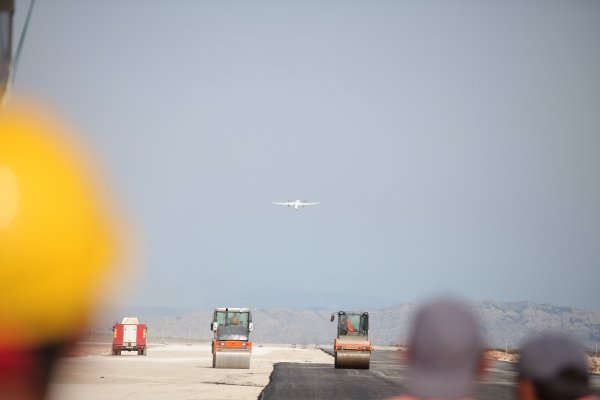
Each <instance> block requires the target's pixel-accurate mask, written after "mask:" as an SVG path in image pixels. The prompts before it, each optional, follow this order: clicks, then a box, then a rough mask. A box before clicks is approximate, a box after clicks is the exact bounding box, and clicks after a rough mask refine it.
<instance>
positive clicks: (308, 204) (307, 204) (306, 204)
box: [302, 202, 321, 206]
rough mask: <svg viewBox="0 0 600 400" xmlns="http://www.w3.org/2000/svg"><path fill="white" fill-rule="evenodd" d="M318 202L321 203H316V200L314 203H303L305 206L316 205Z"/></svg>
mask: <svg viewBox="0 0 600 400" xmlns="http://www.w3.org/2000/svg"><path fill="white" fill-rule="evenodd" d="M317 204H321V203H319V202H316V203H315V202H313V203H302V205H303V206H314V205H317Z"/></svg>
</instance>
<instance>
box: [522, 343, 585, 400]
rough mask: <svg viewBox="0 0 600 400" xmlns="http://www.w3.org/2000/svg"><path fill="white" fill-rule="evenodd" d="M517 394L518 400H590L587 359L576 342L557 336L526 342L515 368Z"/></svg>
mask: <svg viewBox="0 0 600 400" xmlns="http://www.w3.org/2000/svg"><path fill="white" fill-rule="evenodd" d="M517 392H518V395H519V398H520V399H521V400H573V399H582V398H586V397H588V396H592V394H593V393H592V390H591V388H590V385H589V372H588V366H587V359H586V356H585V354H584V353H583V351H582V350H581V348H580V346H579V345H578V344H577V342H575V341H574V340H573V339H572V338H570V337H568V336H564V335H561V334H558V333H546V334H541V335H537V336H533V337H531V338H529V339H528V340H526V341H525V343H524V344H523V346H522V348H521V357H520V359H519V364H518V386H517ZM592 397H593V396H592Z"/></svg>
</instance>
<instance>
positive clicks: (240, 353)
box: [210, 307, 252, 369]
mask: <svg viewBox="0 0 600 400" xmlns="http://www.w3.org/2000/svg"><path fill="white" fill-rule="evenodd" d="M210 329H211V330H212V331H213V332H214V333H215V337H214V339H213V341H212V356H213V368H237V369H248V368H250V355H251V354H252V342H251V341H250V332H252V313H250V310H249V309H248V308H233V307H222V308H216V309H215V311H214V313H213V320H212V323H211V324H210Z"/></svg>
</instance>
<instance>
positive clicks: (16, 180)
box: [0, 102, 116, 399]
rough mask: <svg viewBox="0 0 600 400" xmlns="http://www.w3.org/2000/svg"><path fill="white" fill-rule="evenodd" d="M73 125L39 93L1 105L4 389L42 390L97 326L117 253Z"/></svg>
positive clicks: (34, 395) (0, 354)
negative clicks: (34, 100) (36, 101)
mask: <svg viewBox="0 0 600 400" xmlns="http://www.w3.org/2000/svg"><path fill="white" fill-rule="evenodd" d="M88 161H89V160H88V159H87V158H86V157H85V156H84V152H83V151H82V149H81V147H80V146H77V145H76V144H75V142H74V141H73V137H72V136H71V135H70V129H69V128H68V126H67V125H65V124H63V123H62V122H61V121H59V120H58V119H57V118H56V117H55V116H53V115H51V114H50V113H49V112H48V111H46V110H45V109H42V108H41V107H39V106H35V105H33V104H31V103H14V102H13V103H11V104H9V105H7V106H6V107H5V108H2V109H0V394H1V397H2V398H3V399H39V398H43V396H44V394H45V391H46V388H47V384H48V378H49V376H50V373H51V371H52V366H53V365H54V363H55V360H56V358H57V356H58V355H59V354H61V352H62V351H64V349H65V348H67V347H68V346H69V345H70V344H72V343H74V341H75V340H76V339H77V338H78V337H79V336H80V334H82V332H83V331H84V330H85V329H86V328H87V327H88V325H89V321H90V318H91V317H92V313H93V311H94V309H95V308H97V305H98V302H99V301H100V299H101V297H102V294H103V290H102V289H103V283H104V282H106V279H107V275H108V274H107V272H108V270H109V266H110V265H113V261H115V244H116V236H115V233H116V230H115V226H114V225H113V224H112V220H111V218H110V217H111V215H112V213H111V211H110V210H109V207H107V205H106V202H105V198H104V195H103V193H102V191H100V190H99V186H100V185H99V184H98V181H97V180H96V178H95V175H94V173H93V172H92V169H91V166H90V165H89V163H88Z"/></svg>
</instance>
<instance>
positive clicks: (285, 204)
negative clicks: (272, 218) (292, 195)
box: [273, 201, 290, 206]
mask: <svg viewBox="0 0 600 400" xmlns="http://www.w3.org/2000/svg"><path fill="white" fill-rule="evenodd" d="M273 204H277V205H279V206H289V205H290V203H278V202H276V201H274V202H273Z"/></svg>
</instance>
